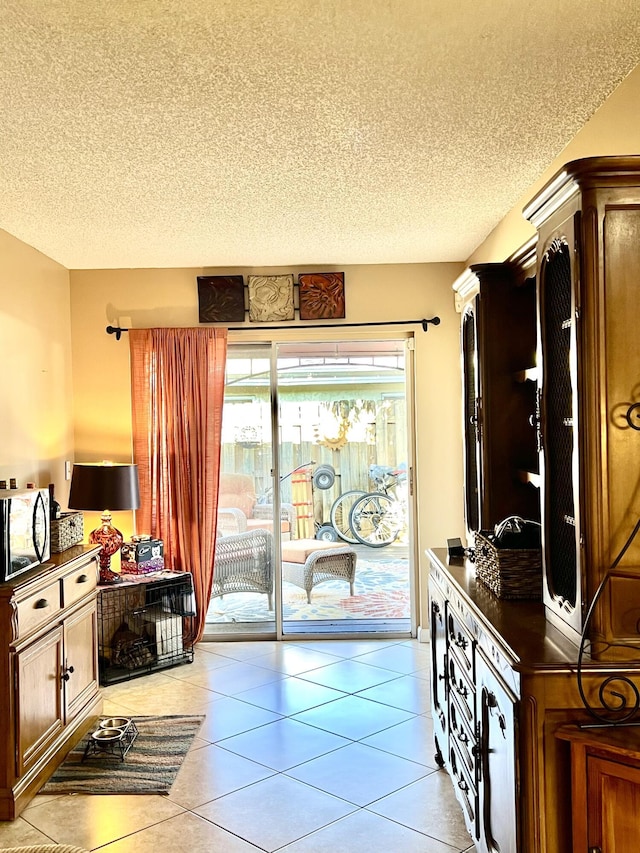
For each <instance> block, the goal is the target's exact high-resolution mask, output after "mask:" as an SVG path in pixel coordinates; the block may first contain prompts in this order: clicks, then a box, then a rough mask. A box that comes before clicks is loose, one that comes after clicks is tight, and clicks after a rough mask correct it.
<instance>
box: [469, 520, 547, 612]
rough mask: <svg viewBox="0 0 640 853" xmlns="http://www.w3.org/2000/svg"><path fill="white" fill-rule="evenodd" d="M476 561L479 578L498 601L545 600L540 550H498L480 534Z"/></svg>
mask: <svg viewBox="0 0 640 853" xmlns="http://www.w3.org/2000/svg"><path fill="white" fill-rule="evenodd" d="M475 560H476V577H477V578H478V580H479V581H481V582H482V583H483V584H484V585H485V586H487V587H489V589H490V590H491V592H493V593H494V595H496V596H497V597H498V598H528V599H537V600H540V599H541V598H542V551H541V549H540V548H498V547H497V546H496V545H495V543H493V542H492V541H491V540H490V539H488V538H487V533H486V532H484V531H476V534H475Z"/></svg>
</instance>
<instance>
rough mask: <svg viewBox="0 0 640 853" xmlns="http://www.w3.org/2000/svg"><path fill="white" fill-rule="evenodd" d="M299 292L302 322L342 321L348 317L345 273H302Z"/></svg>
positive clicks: (299, 277) (299, 279)
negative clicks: (346, 313) (345, 298)
mask: <svg viewBox="0 0 640 853" xmlns="http://www.w3.org/2000/svg"><path fill="white" fill-rule="evenodd" d="M298 292H299V297H300V319H301V320H341V319H344V317H345V316H346V315H345V300H344V273H343V272H305V273H300V275H299V276H298Z"/></svg>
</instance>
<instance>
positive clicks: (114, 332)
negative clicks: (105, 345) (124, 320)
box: [107, 326, 122, 341]
mask: <svg viewBox="0 0 640 853" xmlns="http://www.w3.org/2000/svg"><path fill="white" fill-rule="evenodd" d="M107 334H108V335H115V336H116V340H117V341H119V340H120V338H121V337H122V329H119V328H118V327H117V326H107Z"/></svg>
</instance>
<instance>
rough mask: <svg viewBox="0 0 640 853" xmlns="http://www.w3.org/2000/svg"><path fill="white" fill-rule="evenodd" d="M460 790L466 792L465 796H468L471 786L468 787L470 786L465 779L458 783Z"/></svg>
mask: <svg viewBox="0 0 640 853" xmlns="http://www.w3.org/2000/svg"><path fill="white" fill-rule="evenodd" d="M458 788H460V790H461V791H464V793H465V794H466V793H467V791H468V790H469V786H468V785H467V783H466V782H465V781H464V779H460V780H459V781H458Z"/></svg>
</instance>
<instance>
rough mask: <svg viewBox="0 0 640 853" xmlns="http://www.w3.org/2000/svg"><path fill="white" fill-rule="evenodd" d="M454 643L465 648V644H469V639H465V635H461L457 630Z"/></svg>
mask: <svg viewBox="0 0 640 853" xmlns="http://www.w3.org/2000/svg"><path fill="white" fill-rule="evenodd" d="M455 644H456V646H459V647H460V648H461V649H466V648H467V646H468V645H469V641H468V640H467V638H466V637H463V636H462V634H461V633H460V632H458V636H457V637H456V640H455Z"/></svg>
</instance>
